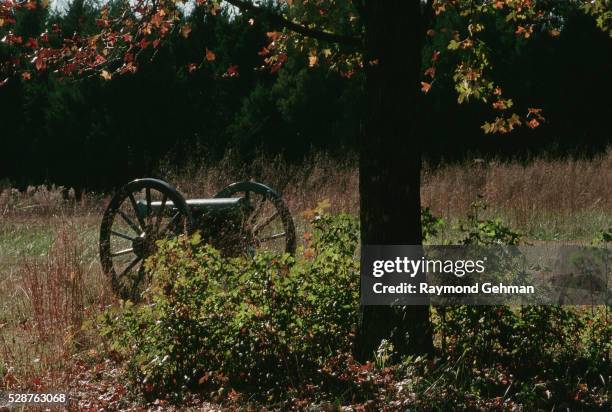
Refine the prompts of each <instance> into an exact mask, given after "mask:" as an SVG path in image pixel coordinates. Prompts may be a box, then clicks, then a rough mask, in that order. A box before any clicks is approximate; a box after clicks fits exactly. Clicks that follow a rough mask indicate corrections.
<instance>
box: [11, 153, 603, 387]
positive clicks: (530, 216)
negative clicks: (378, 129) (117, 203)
mask: <svg viewBox="0 0 612 412" xmlns="http://www.w3.org/2000/svg"><path fill="white" fill-rule="evenodd" d="M160 175H161V177H163V178H165V179H166V180H168V181H170V182H173V183H174V184H176V186H177V187H178V189H179V190H180V191H181V192H183V193H184V194H185V195H186V197H207V196H212V195H213V194H214V193H216V191H217V190H219V189H221V188H222V187H224V186H225V185H227V184H228V183H231V182H232V181H235V180H241V179H245V178H247V179H249V178H253V179H256V180H258V181H262V182H265V183H267V184H269V185H270V186H272V187H274V188H277V189H279V190H280V191H281V192H282V193H283V197H284V199H285V201H286V202H287V203H288V205H289V208H290V209H291V211H292V213H293V215H294V218H295V219H296V221H297V226H298V231H299V232H303V230H304V224H305V223H304V221H305V219H304V218H303V217H302V212H304V211H306V210H308V209H311V208H313V207H315V206H316V205H317V203H318V202H320V201H323V200H328V201H329V203H330V204H331V208H330V211H331V212H333V213H337V212H346V213H351V214H357V213H358V209H359V202H358V174H357V167H356V162H355V160H354V159H347V160H345V161H342V162H338V161H337V160H335V159H332V158H329V157H326V156H323V155H317V156H313V157H312V158H311V159H309V160H308V161H306V162H305V163H304V164H301V165H289V164H287V163H285V162H283V161H281V160H279V159H264V158H260V159H258V160H257V161H255V162H254V163H253V164H250V165H249V166H248V167H246V166H241V165H239V164H237V163H236V162H234V161H233V160H232V158H231V157H228V158H227V159H225V160H224V161H222V162H221V163H220V164H216V165H200V166H197V167H194V168H193V169H192V170H182V171H175V170H169V169H168V170H164V171H162V172H160ZM422 180H423V188H422V203H423V205H424V206H427V207H430V208H431V210H432V211H433V213H434V214H435V215H437V216H440V217H442V218H443V219H444V220H445V222H446V224H445V227H444V230H443V231H442V232H441V233H440V234H439V236H438V238H436V239H434V243H435V242H441V241H446V240H453V239H455V237H456V231H455V230H454V229H453V227H454V226H455V225H456V224H457V223H458V222H459V221H461V220H462V219H465V217H466V215H467V214H468V213H469V211H470V205H471V204H472V203H473V202H475V201H480V202H483V203H485V204H486V205H487V208H486V210H485V211H484V214H485V215H486V216H483V217H498V218H501V219H502V220H503V222H504V223H505V224H507V225H508V226H510V227H512V228H514V229H516V230H518V231H519V232H521V233H523V234H524V236H525V238H526V239H528V240H530V241H567V242H579V243H588V242H590V241H591V240H592V239H593V238H594V237H595V236H596V235H597V234H598V233H599V232H601V231H602V230H605V229H609V228H610V227H612V191H611V190H610V188H611V187H612V150H609V151H608V152H607V154H605V155H603V156H601V157H599V158H596V159H594V160H546V159H533V160H532V161H529V162H526V163H521V162H505V163H504V162H498V161H495V160H493V161H483V160H480V159H477V160H475V161H473V162H465V163H462V164H452V165H446V166H442V167H439V168H436V169H432V168H429V167H425V170H424V172H423V179H422ZM0 191H1V192H0V389H3V388H9V387H28V388H36V387H37V386H36V385H44V388H47V389H52V388H53V387H56V388H65V384H66V376H67V375H66V374H67V373H73V372H67V370H68V369H70V370H71V371H73V370H74V365H78V364H80V363H79V362H84V360H87V359H89V360H92V359H93V360H95V359H96V353H97V349H99V348H100V346H99V345H103V342H101V340H100V338H99V337H98V336H96V333H95V331H92V330H91V328H87V327H84V326H87V325H88V323H89V322H90V321H91V320H92V319H94V318H95V316H96V315H97V314H98V313H100V312H101V311H102V310H103V309H104V308H105V307H106V306H107V305H109V304H111V303H112V302H113V299H114V298H113V296H112V295H111V293H110V287H109V284H108V282H107V280H106V279H105V278H104V276H103V275H102V273H101V270H100V266H99V262H98V257H97V254H98V242H97V236H98V225H99V221H100V216H101V214H102V211H103V209H104V207H105V205H106V203H107V202H108V200H109V197H108V196H106V195H101V194H96V193H86V194H85V196H84V197H83V198H82V199H81V201H79V202H75V201H74V200H69V201H65V200H63V198H62V196H61V191H60V190H59V189H58V188H51V189H47V188H44V187H32V188H29V189H28V191H27V192H25V193H20V192H17V191H16V190H13V189H10V188H4V190H2V187H0ZM298 238H301V237H300V233H298ZM98 361H100V362H103V361H102V360H99V359H98ZM41 376H44V377H45V379H44V380H43V381H41ZM41 387H43V386H38V388H41Z"/></svg>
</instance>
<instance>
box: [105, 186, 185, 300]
mask: <svg viewBox="0 0 612 412" xmlns="http://www.w3.org/2000/svg"><path fill="white" fill-rule="evenodd" d="M153 205H157V206H156V208H155V210H154V207H153ZM192 229H193V220H192V217H191V213H190V211H189V208H188V207H187V204H186V202H185V199H184V198H183V197H182V195H181V194H180V193H179V192H178V191H177V190H176V189H175V188H174V187H172V186H171V185H169V184H168V183H166V182H163V181H161V180H157V179H139V180H135V181H133V182H130V183H128V184H127V185H125V186H124V187H123V188H121V190H119V192H117V194H116V195H115V196H114V197H113V198H112V200H111V202H110V203H109V205H108V207H107V209H106V211H105V213H104V216H103V218H102V224H101V226H100V261H101V263H102V269H103V270H104V272H105V273H106V275H107V276H109V277H110V279H111V283H112V287H113V291H114V292H115V293H116V294H117V295H118V296H120V297H121V298H124V299H132V300H138V299H139V297H140V296H141V294H142V291H143V290H144V289H145V287H146V284H147V283H148V282H147V279H146V273H145V270H144V262H145V260H146V259H147V258H148V257H149V256H151V255H152V254H153V253H155V251H156V249H157V245H156V242H157V241H158V240H160V239H162V238H166V237H171V236H174V235H177V234H181V233H184V234H189V233H191V232H192Z"/></svg>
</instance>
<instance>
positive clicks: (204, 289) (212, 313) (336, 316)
mask: <svg viewBox="0 0 612 412" xmlns="http://www.w3.org/2000/svg"><path fill="white" fill-rule="evenodd" d="M327 207H328V204H327V203H325V202H322V203H320V204H319V205H318V206H317V208H315V209H314V210H313V211H311V212H309V218H310V222H311V226H312V232H306V234H305V236H304V241H305V248H304V249H303V254H302V255H301V256H299V257H298V258H297V259H293V258H291V257H289V256H287V255H273V254H263V255H258V256H257V257H256V258H255V259H243V258H238V259H235V258H234V259H228V258H223V257H222V256H221V255H220V254H219V253H218V252H217V251H215V250H213V249H211V248H210V247H209V246H206V245H203V244H202V243H201V240H200V239H199V238H198V237H197V236H196V237H194V238H191V239H188V238H184V237H182V238H177V239H173V240H169V241H166V242H165V243H162V244H161V250H160V253H159V254H158V255H157V256H155V257H152V258H151V259H150V261H149V262H148V266H149V268H150V270H151V271H152V274H153V286H152V287H151V289H150V290H149V291H148V292H147V293H148V295H147V297H148V303H147V304H145V305H142V306H133V305H132V304H130V303H129V302H127V303H124V304H123V306H122V307H121V308H116V309H114V310H112V311H109V312H107V314H106V317H105V333H106V335H107V336H108V337H109V338H110V340H111V342H112V348H113V350H116V351H118V353H120V354H122V355H123V357H124V359H126V360H127V363H128V365H129V370H130V373H131V378H132V379H133V380H134V381H135V382H136V383H137V384H138V386H139V387H140V389H141V390H142V391H143V392H144V394H145V395H146V396H147V397H149V398H150V399H154V398H157V397H170V398H171V399H174V400H175V401H178V400H180V399H183V396H184V395H185V394H186V393H187V392H194V391H195V392H199V393H205V394H208V395H206V396H208V397H212V399H214V400H217V401H222V402H229V404H230V405H232V406H231V407H232V408H233V407H238V406H244V405H249V404H250V402H251V403H252V402H254V404H251V405H252V407H254V408H258V407H263V406H268V407H270V406H272V407H273V408H280V409H283V408H288V407H290V405H293V407H297V408H300V407H301V406H299V405H302V406H305V405H321V407H323V406H325V405H328V406H329V405H334V404H336V405H340V404H345V403H350V404H352V405H362V406H367V405H369V407H374V406H375V405H378V406H379V407H382V406H388V407H397V408H400V409H401V405H404V406H406V405H411V406H412V407H414V408H417V409H419V408H425V409H446V408H448V407H451V406H453V407H455V406H457V405H463V407H465V408H478V407H480V408H485V409H487V408H489V409H490V408H502V407H504V408H512V407H519V408H520V407H524V408H529V409H533V408H536V409H550V408H551V407H553V405H559V404H567V405H570V407H572V409H573V408H577V409H591V408H601V407H603V405H605V402H607V401H608V400H607V395H606V393H607V390H608V389H607V388H609V382H610V378H611V377H612V371H611V370H610V353H611V351H612V346H611V343H610V342H611V340H610V336H611V335H610V333H611V332H612V328H611V326H610V324H609V322H608V320H607V315H606V313H607V308H605V307H597V308H592V309H591V310H586V309H582V308H566V307H553V306H531V307H522V308H513V307H506V306H480V307H478V306H456V307H446V308H440V307H437V308H435V310H434V312H433V315H434V325H435V330H436V336H437V338H436V340H437V341H438V345H437V355H436V357H435V358H434V359H429V360H428V359H426V358H420V357H419V358H415V357H407V358H405V359H404V360H403V361H402V362H401V363H400V364H393V363H392V362H391V360H392V359H393V351H394V349H393V346H392V345H391V344H390V343H389V342H381V344H380V346H379V349H378V351H377V353H376V356H375V361H374V362H373V363H367V364H359V363H356V362H355V360H354V359H353V358H352V356H351V355H350V352H351V345H352V342H353V337H354V328H355V325H356V323H357V317H358V310H357V309H358V296H357V292H356V291H357V290H358V283H357V282H358V275H357V271H358V262H357V261H356V257H355V252H356V248H357V245H358V233H359V232H358V225H357V222H356V221H355V219H354V218H353V217H350V216H346V215H338V216H331V215H328V214H326V213H325V209H326V208H327ZM423 216H424V227H425V228H426V233H433V230H434V229H435V227H436V226H437V225H439V224H440V222H441V220H440V219H439V218H437V217H435V216H434V215H432V214H431V212H430V211H425V210H424V211H423ZM471 219H472V221H473V222H474V223H475V226H473V227H469V228H468V227H467V226H466V227H465V233H466V239H473V241H474V242H480V243H485V242H486V243H487V244H497V243H498V242H500V241H501V240H502V239H506V240H508V241H511V242H516V241H518V239H519V238H518V235H517V234H515V233H514V232H513V231H512V230H511V229H509V228H507V227H505V226H503V225H502V224H501V223H498V224H496V225H495V228H497V229H496V230H494V231H493V232H494V233H493V234H492V233H491V227H490V225H482V226H479V225H478V222H480V221H479V220H478V219H477V218H471ZM469 220H470V219H468V221H469ZM425 222H429V223H425ZM432 222H433V226H434V227H432ZM249 399H250V400H249ZM368 399H370V400H368ZM372 399H376V400H375V401H371V400H372ZM280 405H284V406H280Z"/></svg>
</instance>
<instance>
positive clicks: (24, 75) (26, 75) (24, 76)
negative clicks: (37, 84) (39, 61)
mask: <svg viewBox="0 0 612 412" xmlns="http://www.w3.org/2000/svg"><path fill="white" fill-rule="evenodd" d="M21 78H22V79H23V80H30V79H31V78H32V74H31V73H30V72H23V73H21Z"/></svg>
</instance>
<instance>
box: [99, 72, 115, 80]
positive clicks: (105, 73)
mask: <svg viewBox="0 0 612 412" xmlns="http://www.w3.org/2000/svg"><path fill="white" fill-rule="evenodd" d="M100 77H102V78H103V79H104V80H110V79H112V78H113V75H112V74H110V73H109V72H108V71H107V70H102V73H100Z"/></svg>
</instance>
